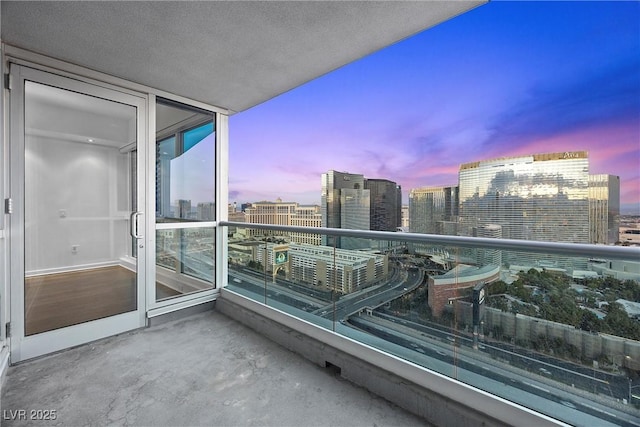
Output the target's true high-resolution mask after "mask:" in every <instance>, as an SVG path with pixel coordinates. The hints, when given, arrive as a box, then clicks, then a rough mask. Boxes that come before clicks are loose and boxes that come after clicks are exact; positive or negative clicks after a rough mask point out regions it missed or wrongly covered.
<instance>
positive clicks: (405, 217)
mask: <svg viewBox="0 0 640 427" xmlns="http://www.w3.org/2000/svg"><path fill="white" fill-rule="evenodd" d="M400 227H402V229H403V230H404V231H409V205H403V206H402V224H401V225H400Z"/></svg>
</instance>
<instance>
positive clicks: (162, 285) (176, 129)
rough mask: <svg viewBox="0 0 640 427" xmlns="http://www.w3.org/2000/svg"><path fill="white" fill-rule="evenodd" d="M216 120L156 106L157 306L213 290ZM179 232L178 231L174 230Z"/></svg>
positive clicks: (187, 108) (169, 104)
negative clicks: (165, 301) (205, 225)
mask: <svg viewBox="0 0 640 427" xmlns="http://www.w3.org/2000/svg"><path fill="white" fill-rule="evenodd" d="M214 119H215V117H214V114H213V113H211V112H208V111H203V110H199V109H197V108H192V107H190V106H185V105H182V104H178V103H175V102H172V101H167V100H158V102H157V104H156V224H162V223H164V224H166V223H171V224H172V228H170V229H165V228H164V227H166V225H165V226H164V227H163V228H161V229H157V230H156V265H157V268H156V301H160V300H165V299H169V298H172V297H176V296H180V295H184V294H188V293H191V292H197V291H203V290H207V289H212V288H213V287H214V271H215V268H214V259H215V240H214V237H215V233H214V229H213V227H212V226H208V227H195V228H194V225H195V224H193V223H202V222H204V221H214V220H215V179H214V177H215V141H216V135H215V125H214ZM174 226H175V227H174Z"/></svg>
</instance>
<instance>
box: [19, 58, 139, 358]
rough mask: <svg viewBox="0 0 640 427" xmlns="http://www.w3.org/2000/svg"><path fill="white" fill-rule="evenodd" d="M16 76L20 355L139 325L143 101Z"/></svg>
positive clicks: (28, 72) (33, 73)
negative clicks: (139, 171)
mask: <svg viewBox="0 0 640 427" xmlns="http://www.w3.org/2000/svg"><path fill="white" fill-rule="evenodd" d="M12 74H14V77H16V79H15V80H16V81H18V82H19V87H18V88H17V90H14V91H12V93H11V95H12V99H11V114H12V133H11V147H12V163H11V166H12V172H11V173H12V194H13V195H14V197H15V207H16V209H15V212H14V213H13V215H12V217H11V219H12V229H11V247H12V267H13V269H12V274H11V283H12V285H11V286H12V324H15V325H16V332H17V334H16V335H17V336H16V337H12V338H14V339H12V360H14V361H18V360H23V359H25V358H30V357H35V356H38V355H40V354H46V353H49V352H52V351H56V350H60V349H62V348H66V347H69V346H72V345H77V344H81V343H83V342H87V341H91V340H95V339H98V338H101V337H103V336H108V335H112V334H114V333H118V332H122V331H125V330H130V329H134V328H137V327H140V326H144V322H145V320H144V319H145V318H144V312H145V304H144V279H145V275H144V270H143V268H144V265H145V263H144V254H145V252H144V246H145V244H144V237H143V235H142V234H143V231H144V230H145V226H144V223H143V221H144V216H143V214H142V212H140V211H139V210H140V206H144V194H145V190H144V181H143V180H141V179H140V178H139V175H140V174H139V173H138V170H139V169H140V167H144V163H143V162H142V161H141V159H139V158H138V156H137V154H139V152H140V147H138V142H139V141H141V140H143V139H144V131H143V130H142V129H144V125H143V124H142V125H141V123H140V122H141V121H142V122H144V115H143V114H144V99H143V98H140V97H135V96H132V95H126V94H123V93H121V92H116V91H111V90H108V89H104V88H100V87H97V86H93V85H90V84H87V83H83V82H79V81H76V80H72V79H68V78H64V77H60V76H56V75H53V74H49V73H45V72H41V71H37V70H33V69H30V68H26V67H18V66H16V67H15V68H12ZM141 110H142V111H141ZM13 347H15V348H13ZM14 355H15V358H14Z"/></svg>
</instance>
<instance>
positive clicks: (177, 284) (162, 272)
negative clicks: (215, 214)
mask: <svg viewBox="0 0 640 427" xmlns="http://www.w3.org/2000/svg"><path fill="white" fill-rule="evenodd" d="M214 253H215V233H214V229H213V227H201V228H174V229H169V230H156V264H157V266H158V268H157V269H156V270H157V273H156V299H157V300H158V301H159V300H163V299H167V298H172V297H175V296H179V295H183V294H188V293H191V292H198V291H203V290H207V289H212V288H213V283H214V271H215V269H214V262H213V260H214V259H215V258H214ZM180 273H182V274H180ZM187 276H188V277H187Z"/></svg>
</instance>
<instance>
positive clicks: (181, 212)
mask: <svg viewBox="0 0 640 427" xmlns="http://www.w3.org/2000/svg"><path fill="white" fill-rule="evenodd" d="M176 205H177V207H178V212H177V214H178V216H177V217H178V218H183V219H190V218H191V200H177V201H176Z"/></svg>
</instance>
